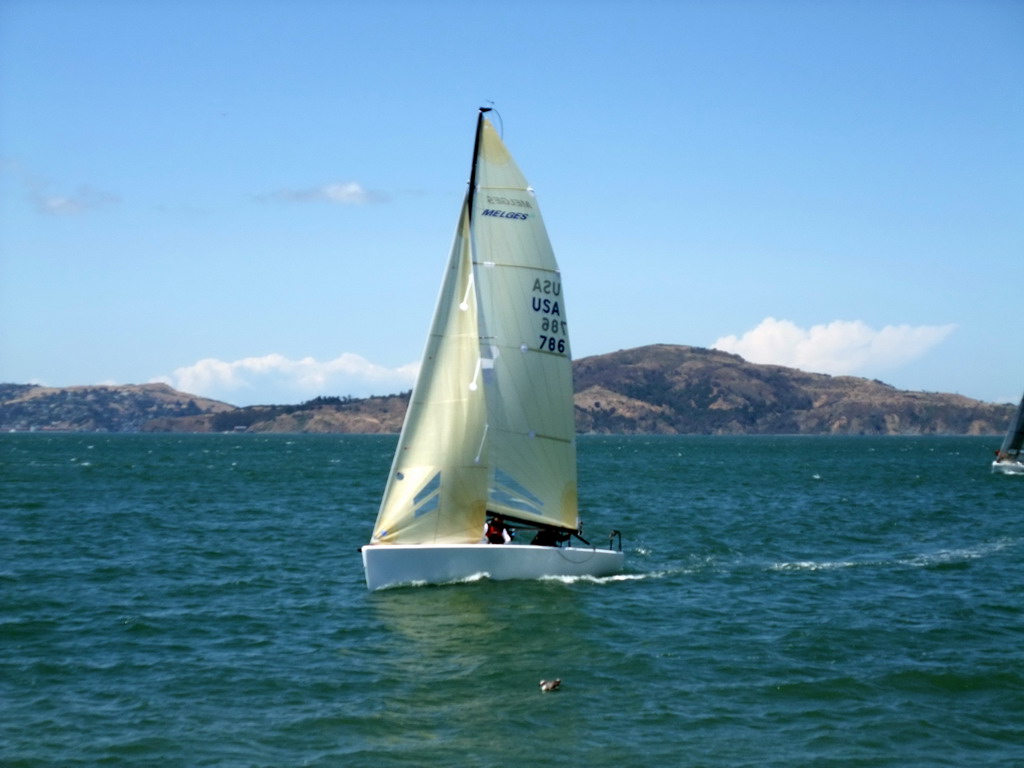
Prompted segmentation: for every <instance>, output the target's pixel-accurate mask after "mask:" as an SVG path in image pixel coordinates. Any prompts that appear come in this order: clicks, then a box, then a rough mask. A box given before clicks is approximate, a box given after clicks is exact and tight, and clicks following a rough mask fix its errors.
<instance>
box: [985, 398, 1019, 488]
mask: <svg viewBox="0 0 1024 768" xmlns="http://www.w3.org/2000/svg"><path fill="white" fill-rule="evenodd" d="M1021 446H1024V397H1021V400H1020V405H1018V406H1017V415H1016V416H1015V417H1014V419H1013V421H1012V422H1010V428H1009V429H1008V430H1007V431H1006V437H1004V438H1003V444H1002V445H1001V446H1000V447H999V450H998V451H996V459H995V461H993V462H992V471H993V472H998V473H1002V474H1004V475H1024V461H1022V460H1021V455H1020V451H1021Z"/></svg>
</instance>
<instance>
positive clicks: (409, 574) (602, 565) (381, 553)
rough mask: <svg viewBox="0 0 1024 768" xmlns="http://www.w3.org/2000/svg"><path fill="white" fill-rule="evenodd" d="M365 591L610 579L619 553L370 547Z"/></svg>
mask: <svg viewBox="0 0 1024 768" xmlns="http://www.w3.org/2000/svg"><path fill="white" fill-rule="evenodd" d="M362 553H363V568H364V570H365V571H366V586H367V588H368V589H370V590H371V591H372V590H377V589H382V588H384V587H393V586H398V585H401V584H409V585H412V584H449V583H451V582H456V581H464V580H466V579H470V578H473V577H477V576H479V577H481V578H490V579H494V580H497V581H506V580H512V579H539V578H543V577H546V576H595V577H599V576H611V575H614V574H616V573H619V572H620V571H622V567H623V554H622V552H617V551H615V550H611V549H589V548H582V547H537V546H532V545H519V544H505V545H500V544H448V545H430V544H371V545H367V546H364V547H363V549H362Z"/></svg>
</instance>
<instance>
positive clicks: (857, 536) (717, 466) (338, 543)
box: [0, 434, 1024, 768]
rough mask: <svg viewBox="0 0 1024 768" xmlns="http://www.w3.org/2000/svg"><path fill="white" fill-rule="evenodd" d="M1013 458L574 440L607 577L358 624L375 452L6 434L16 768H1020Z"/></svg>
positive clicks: (1023, 577)
mask: <svg viewBox="0 0 1024 768" xmlns="http://www.w3.org/2000/svg"><path fill="white" fill-rule="evenodd" d="M998 442H999V440H998V438H964V437H928V438H849V437H820V438H818V437H810V438H809V437H802V438H797V437H736V438H733V437H657V438H648V437H582V438H581V439H580V441H579V458H580V501H581V508H582V510H583V514H584V518H585V526H586V528H585V534H586V535H587V536H588V538H590V539H591V540H592V541H595V542H599V541H607V533H608V531H609V530H611V529H612V528H615V529H618V530H620V531H622V534H623V540H624V549H625V550H626V552H627V570H626V572H625V573H624V574H622V575H621V576H619V577H615V578H608V579H599V580H592V579H567V580H550V581H538V582H501V583H495V582H488V581H475V582H473V583H466V584H458V585H451V586H444V587H420V588H403V589H395V590H387V591H383V592H378V593H373V594H370V593H368V592H367V591H366V589H365V585H364V583H363V576H362V569H361V563H360V560H359V554H358V548H359V546H360V545H362V544H363V543H365V542H366V540H367V539H368V537H369V535H370V529H371V526H372V524H373V520H374V517H375V515H376V507H377V504H378V502H379V497H380V493H381V491H382V488H383V483H384V479H385V476H386V474H387V472H388V468H389V466H390V461H391V454H392V451H393V449H394V445H395V438H393V437H378V436H270V437H263V436H258V435H194V436H193V435H188V436H180V435H175V436H166V435H95V434H90V435H81V434H67V435H51V434H17V435H3V436H0V765H3V766H93V765H97V766H100V765H102V766H305V765H309V766H352V767H354V768H359V767H362V766H365V767H366V768H371V767H372V768H389V767H390V766H420V765H423V766H427V765H429V766H434V765H444V766H532V765H538V766H580V765H586V766H596V767H598V768H601V767H602V766H614V767H615V768H627V767H631V766H786V767H787V768H789V767H791V766H958V767H959V766H1007V767H1009V766H1020V765H1024V611H1022V608H1024V605H1022V602H1024V564H1022V559H1024V531H1022V522H1021V517H1022V514H1021V513H1022V511H1024V509H1022V508H1024V504H1022V502H1024V477H1006V476H993V475H991V474H989V461H990V459H991V455H992V450H993V449H994V448H995V447H997V445H998ZM552 677H559V678H561V679H562V680H563V683H562V688H561V690H559V691H557V692H555V693H541V692H540V690H539V688H538V681H539V680H540V679H541V678H552Z"/></svg>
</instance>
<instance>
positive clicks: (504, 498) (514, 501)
mask: <svg viewBox="0 0 1024 768" xmlns="http://www.w3.org/2000/svg"><path fill="white" fill-rule="evenodd" d="M490 495H491V499H493V500H494V501H495V502H496V503H497V504H500V505H504V506H506V507H511V508H513V509H521V510H523V511H524V512H533V513H535V514H543V512H544V501H543V500H542V499H540V498H539V497H537V496H536V495H535V494H534V493H532V492H531V491H530V490H529V489H528V488H527V487H526V486H524V485H523V484H522V483H520V482H519V481H518V480H516V479H515V478H514V477H512V475H510V474H509V473H508V472H505V471H504V470H501V469H497V470H495V472H494V486H493V487H492V488H491V494H490Z"/></svg>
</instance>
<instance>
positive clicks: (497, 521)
mask: <svg viewBox="0 0 1024 768" xmlns="http://www.w3.org/2000/svg"><path fill="white" fill-rule="evenodd" d="M484 538H485V539H487V543H488V544H508V543H509V542H511V541H512V536H511V534H509V532H508V526H507V525H505V521H504V520H503V519H502V517H501V515H497V516H496V517H492V518H490V519H489V520H488V521H487V523H486V524H485V525H484Z"/></svg>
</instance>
